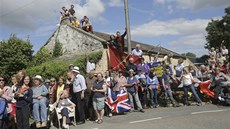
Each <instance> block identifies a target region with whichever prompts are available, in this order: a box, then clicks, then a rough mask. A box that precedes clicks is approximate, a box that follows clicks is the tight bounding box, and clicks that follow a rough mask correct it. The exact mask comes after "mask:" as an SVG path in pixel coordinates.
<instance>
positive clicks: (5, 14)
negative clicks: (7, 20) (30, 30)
mask: <svg viewBox="0 0 230 129" xmlns="http://www.w3.org/2000/svg"><path fill="white" fill-rule="evenodd" d="M34 2H36V0H33V1H31V2H29V3H27V4H25V5H23V6H20V7H18V8H16V9H14V10H11V11H9V12H6V13H4V14H0V17H5V16H7V15H10V14H12V13H14V12H16V11H18V10H20V9H24V8H26V7H27V6H29V5H31V4H33V3H34Z"/></svg>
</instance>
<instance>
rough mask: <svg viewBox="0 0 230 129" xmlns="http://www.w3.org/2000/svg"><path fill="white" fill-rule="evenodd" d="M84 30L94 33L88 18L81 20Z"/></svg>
mask: <svg viewBox="0 0 230 129" xmlns="http://www.w3.org/2000/svg"><path fill="white" fill-rule="evenodd" d="M81 25H82V29H83V30H84V31H87V32H91V33H93V26H92V24H91V23H90V21H89V18H88V17H87V16H84V17H83V19H82V20H81Z"/></svg>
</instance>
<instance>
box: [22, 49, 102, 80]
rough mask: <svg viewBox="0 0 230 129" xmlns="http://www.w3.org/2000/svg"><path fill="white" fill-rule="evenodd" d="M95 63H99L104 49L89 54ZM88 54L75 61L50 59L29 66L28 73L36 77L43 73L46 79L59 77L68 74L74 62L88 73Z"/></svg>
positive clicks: (84, 73) (83, 71)
mask: <svg viewBox="0 0 230 129" xmlns="http://www.w3.org/2000/svg"><path fill="white" fill-rule="evenodd" d="M88 57H89V59H91V60H92V61H93V62H94V63H97V62H98V61H99V60H100V59H101V57H102V51H99V52H94V53H91V54H90V55H89V56H88ZM86 59H87V57H86V56H80V57H79V58H77V59H76V60H73V61H58V60H50V61H47V62H45V63H42V64H41V65H38V66H34V67H29V68H27V69H26V70H25V71H26V74H27V75H29V76H31V77H34V76H35V75H41V76H42V77H43V78H44V79H50V78H51V77H55V78H58V77H60V76H66V72H67V71H68V67H69V64H74V65H75V66H78V67H79V68H80V72H81V74H82V75H86Z"/></svg>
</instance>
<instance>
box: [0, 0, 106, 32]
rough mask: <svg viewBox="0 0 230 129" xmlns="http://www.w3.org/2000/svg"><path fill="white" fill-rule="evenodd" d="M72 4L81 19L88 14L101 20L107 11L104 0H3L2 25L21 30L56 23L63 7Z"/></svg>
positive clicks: (0, 22) (0, 21) (0, 13)
mask: <svg viewBox="0 0 230 129" xmlns="http://www.w3.org/2000/svg"><path fill="white" fill-rule="evenodd" d="M15 3H17V4H15ZM82 3H83V4H82ZM71 4H73V5H75V11H76V15H77V17H78V18H79V19H81V18H82V17H83V16H84V15H87V16H89V17H90V18H91V19H94V20H98V19H99V20H100V19H102V17H101V15H102V13H103V12H104V11H105V7H104V4H103V2H102V0H83V1H80V0H75V1H73V0H33V1H32V0H23V1H20V2H18V0H1V5H4V6H1V9H0V18H1V20H0V25H1V27H5V28H9V29H17V28H19V29H21V30H36V29H38V28H39V27H41V26H43V25H47V24H55V25H56V24H57V23H58V22H59V17H60V13H59V11H60V10H61V7H62V6H66V7H67V8H69V7H70V5H71ZM44 23H45V24H44Z"/></svg>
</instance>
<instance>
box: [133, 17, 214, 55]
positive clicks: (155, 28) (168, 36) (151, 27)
mask: <svg viewBox="0 0 230 129" xmlns="http://www.w3.org/2000/svg"><path fill="white" fill-rule="evenodd" d="M208 22H210V19H194V20H189V19H184V18H179V19H172V20H164V21H160V20H152V21H151V22H149V23H145V24H143V25H140V26H136V27H132V31H131V33H132V37H135V38H137V37H139V38H153V40H154V38H155V39H159V38H163V37H164V41H165V42H164V43H163V44H164V46H163V47H166V48H168V49H171V50H173V51H176V52H178V53H185V52H193V53H195V54H196V55H197V56H201V55H203V54H206V53H207V51H206V50H205V49H204V44H205V42H206V41H205V36H206V31H205V28H206V26H207V24H208Z"/></svg>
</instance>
